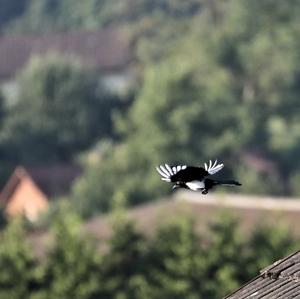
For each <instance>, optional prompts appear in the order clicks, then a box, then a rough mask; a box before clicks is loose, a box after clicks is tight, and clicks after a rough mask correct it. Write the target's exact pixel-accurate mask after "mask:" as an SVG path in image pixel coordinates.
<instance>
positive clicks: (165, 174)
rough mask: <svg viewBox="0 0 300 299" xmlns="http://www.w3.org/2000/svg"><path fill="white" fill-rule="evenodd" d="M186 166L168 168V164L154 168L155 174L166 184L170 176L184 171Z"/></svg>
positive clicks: (169, 180)
mask: <svg viewBox="0 0 300 299" xmlns="http://www.w3.org/2000/svg"><path fill="white" fill-rule="evenodd" d="M186 167H187V166H186V165H179V166H173V167H170V166H169V165H168V164H165V165H159V166H157V167H156V170H157V172H158V173H159V174H160V175H161V176H162V178H161V179H162V180H163V181H166V182H171V176H172V175H174V174H176V173H177V172H178V171H180V170H182V169H185V168H186Z"/></svg>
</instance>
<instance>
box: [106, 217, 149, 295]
mask: <svg viewBox="0 0 300 299" xmlns="http://www.w3.org/2000/svg"><path fill="white" fill-rule="evenodd" d="M146 256H147V255H146V240H145V236H144V235H142V234H141V233H140V232H138V231H137V230H136V228H135V226H134V224H133V223H132V222H131V221H130V220H127V219H121V221H115V223H114V234H113V236H112V238H111V240H110V241H109V252H108V253H107V254H105V255H104V257H103V262H102V264H101V273H102V275H103V285H104V294H103V298H116V299H123V298H124V299H125V298H132V299H135V298H136V299H138V298H145V299H146V298H149V297H147V296H146V294H147V292H148V287H147V281H146V279H145V273H146V271H147V259H146Z"/></svg>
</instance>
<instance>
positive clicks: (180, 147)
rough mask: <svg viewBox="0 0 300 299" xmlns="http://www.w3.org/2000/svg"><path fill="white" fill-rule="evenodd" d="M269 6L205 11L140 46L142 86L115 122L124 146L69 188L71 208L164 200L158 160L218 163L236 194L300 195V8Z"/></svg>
mask: <svg viewBox="0 0 300 299" xmlns="http://www.w3.org/2000/svg"><path fill="white" fill-rule="evenodd" d="M268 3H269V1H267V0H265V1H260V0H257V1H256V0H255V1H247V0H245V1H234V0H233V1H228V2H224V3H223V4H222V5H221V4H220V5H216V6H215V7H211V6H205V7H204V8H203V10H201V11H202V12H201V13H200V14H199V15H198V16H197V17H194V18H193V19H191V20H190V22H189V23H182V22H179V23H178V24H177V25H174V24H173V23H172V21H170V22H168V21H166V22H165V25H164V26H163V27H162V28H159V29H157V28H158V27H154V28H152V29H151V31H150V33H151V34H149V32H148V34H149V37H148V35H146V36H147V38H142V39H140V40H139V41H140V42H138V43H137V49H138V55H139V58H140V61H141V62H142V63H143V64H144V72H143V82H142V85H141V87H140V88H139V90H138V92H137V97H136V100H135V101H134V102H133V104H132V106H131V109H130V111H129V113H128V114H127V115H126V116H121V117H118V118H116V119H115V125H116V129H117V131H118V132H120V134H122V136H123V143H122V144H121V145H118V146H114V147H112V148H111V149H109V150H107V151H103V154H102V155H101V156H100V157H99V158H98V163H92V165H88V164H87V166H86V173H85V176H84V177H83V179H82V180H81V181H79V182H78V184H77V185H76V186H75V189H74V197H75V198H76V199H79V200H77V202H78V201H79V202H80V200H84V201H85V202H87V201H88V204H87V205H88V207H87V210H86V211H84V214H85V215H88V214H89V212H88V210H89V211H90V213H92V212H93V211H95V210H97V209H98V210H101V209H102V210H103V209H107V208H109V207H110V203H111V202H112V200H113V199H114V198H115V197H117V196H119V195H120V194H122V196H123V197H124V198H126V199H127V200H128V202H129V204H134V203H138V202H142V201H146V200H149V199H153V198H155V197H158V196H159V195H162V194H164V193H165V192H166V190H167V186H166V184H162V182H161V181H160V180H159V178H158V176H157V174H156V172H155V169H154V166H155V165H157V164H158V163H165V162H168V163H171V164H173V163H174V164H175V163H184V164H186V163H189V164H198V163H202V162H204V161H206V160H207V159H213V158H215V157H216V158H219V159H221V160H222V161H224V162H225V165H229V167H226V168H225V169H224V172H223V174H224V175H228V176H234V177H238V178H239V180H240V181H241V182H242V183H243V188H242V190H243V192H250V193H257V194H266V193H267V194H273V195H280V194H281V195H282V194H285V195H292V194H293V195H296V194H297V192H299V188H297V186H298V184H299V165H300V164H299V161H297V160H295V159H294V158H295V157H296V156H298V155H299V151H300V138H299V136H300V135H299V132H300V130H299V115H300V110H299V109H300V105H299V103H298V96H299V91H300V84H299V69H300V64H299V55H298V49H299V40H300V36H299V34H300V32H299V30H298V28H299V26H298V25H299V17H298V13H299V11H300V5H299V3H298V2H296V1H287V2H284V3H283V2H281V1H274V2H272V3H273V4H272V10H270V9H269V4H268ZM296 12H298V13H296ZM167 20H169V19H167ZM172 24H173V25H174V27H171V26H172ZM156 29H157V30H156ZM162 45H163V46H162ZM287 132H288V133H287ZM249 155H250V156H251V157H254V159H256V157H258V159H259V161H262V162H258V165H257V163H255V162H254V163H249V162H247V158H246V157H248V156H249ZM93 162H94V161H93ZM265 164H267V165H269V166H266V167H264V165H265ZM261 165H262V167H263V168H261ZM141 178H142V181H141ZM96 184H97V186H98V188H95V187H94V186H96ZM116 187H117V188H116ZM169 189H170V188H169ZM99 190H102V191H103V192H99Z"/></svg>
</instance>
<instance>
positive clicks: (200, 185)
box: [186, 181, 205, 191]
mask: <svg viewBox="0 0 300 299" xmlns="http://www.w3.org/2000/svg"><path fill="white" fill-rule="evenodd" d="M186 185H187V186H188V187H189V188H190V189H191V190H193V191H197V190H201V189H204V188H205V185H204V182H203V181H191V182H188V183H186Z"/></svg>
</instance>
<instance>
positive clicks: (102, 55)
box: [0, 27, 132, 80]
mask: <svg viewBox="0 0 300 299" xmlns="http://www.w3.org/2000/svg"><path fill="white" fill-rule="evenodd" d="M48 52H50V53H51V52H54V53H58V54H61V55H63V56H68V55H72V56H78V57H79V59H80V60H81V61H82V63H83V64H84V65H85V66H87V67H90V68H92V69H95V70H97V71H103V72H107V71H112V72H114V71H118V70H120V69H124V68H125V67H126V66H128V64H129V63H130V61H132V51H131V43H130V38H129V35H128V34H127V33H126V31H124V30H122V29H120V28H115V27H109V28H102V29H98V30H85V31H83V30H72V31H56V32H49V33H39V34H36V33H35V34H34V33H29V34H22V35H9V36H6V35H0V79H1V80H5V79H11V78H12V77H13V76H14V75H15V74H16V72H17V71H18V70H20V69H22V68H23V67H24V65H26V63H27V62H28V60H29V59H30V57H31V56H32V55H44V54H46V53H48Z"/></svg>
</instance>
